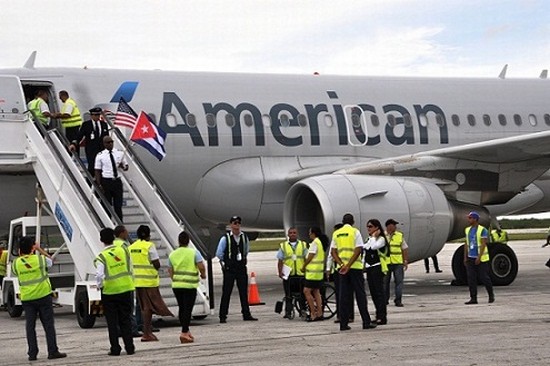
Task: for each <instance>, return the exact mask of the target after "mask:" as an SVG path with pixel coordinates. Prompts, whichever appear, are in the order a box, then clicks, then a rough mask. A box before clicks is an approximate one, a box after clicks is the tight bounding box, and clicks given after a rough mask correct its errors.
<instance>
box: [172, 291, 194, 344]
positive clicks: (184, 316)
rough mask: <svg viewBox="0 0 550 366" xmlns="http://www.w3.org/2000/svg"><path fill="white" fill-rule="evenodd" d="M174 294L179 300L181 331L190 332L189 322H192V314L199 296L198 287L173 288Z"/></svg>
mask: <svg viewBox="0 0 550 366" xmlns="http://www.w3.org/2000/svg"><path fill="white" fill-rule="evenodd" d="M172 291H174V296H176V300H177V302H178V317H179V320H180V324H181V332H182V333H187V332H189V323H191V314H192V313H193V306H195V299H196V298H197V289H196V288H172Z"/></svg>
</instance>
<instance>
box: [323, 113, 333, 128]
mask: <svg viewBox="0 0 550 366" xmlns="http://www.w3.org/2000/svg"><path fill="white" fill-rule="evenodd" d="M324 120H325V125H326V126H327V127H332V126H333V125H334V120H333V119H332V116H331V115H330V114H325V118H324Z"/></svg>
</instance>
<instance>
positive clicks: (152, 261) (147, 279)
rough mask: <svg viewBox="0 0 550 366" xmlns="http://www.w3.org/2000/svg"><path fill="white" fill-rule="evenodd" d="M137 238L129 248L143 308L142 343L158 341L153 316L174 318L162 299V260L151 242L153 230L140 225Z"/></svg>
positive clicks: (140, 305) (135, 281) (135, 282)
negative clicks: (160, 288)
mask: <svg viewBox="0 0 550 366" xmlns="http://www.w3.org/2000/svg"><path fill="white" fill-rule="evenodd" d="M137 237H138V240H136V241H135V242H134V243H133V244H132V245H130V246H129V247H128V250H129V251H130V256H131V257H132V264H133V266H134V285H135V286H136V296H137V299H138V301H139V307H140V308H141V316H142V318H143V337H141V341H142V342H152V341H158V338H157V337H156V336H155V335H154V334H153V314H157V315H161V316H174V315H173V314H172V313H171V312H170V310H168V307H167V306H166V304H165V303H164V300H163V299H162V295H161V294H160V290H159V286H160V278H159V272H158V270H159V268H160V260H159V255H158V253H157V250H156V249H155V244H154V243H152V242H151V241H150V239H151V229H150V228H149V226H147V225H140V226H139V227H138V229H137Z"/></svg>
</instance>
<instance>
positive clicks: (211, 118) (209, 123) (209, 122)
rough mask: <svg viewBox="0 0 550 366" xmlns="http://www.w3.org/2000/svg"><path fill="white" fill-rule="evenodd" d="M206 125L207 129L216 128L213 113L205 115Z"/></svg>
mask: <svg viewBox="0 0 550 366" xmlns="http://www.w3.org/2000/svg"><path fill="white" fill-rule="evenodd" d="M206 125H207V126H208V127H216V115H215V114H213V113H206Z"/></svg>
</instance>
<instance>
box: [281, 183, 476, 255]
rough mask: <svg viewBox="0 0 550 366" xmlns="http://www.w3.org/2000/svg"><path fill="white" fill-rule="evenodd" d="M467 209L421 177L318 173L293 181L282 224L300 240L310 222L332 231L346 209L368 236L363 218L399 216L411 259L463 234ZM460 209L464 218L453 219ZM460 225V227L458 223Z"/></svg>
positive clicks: (427, 253)
mask: <svg viewBox="0 0 550 366" xmlns="http://www.w3.org/2000/svg"><path fill="white" fill-rule="evenodd" d="M468 209H470V208H468V207H466V206H465V205H457V204H455V203H451V202H449V201H448V200H447V198H446V197H445V195H444V194H443V191H442V190H441V189H440V188H439V187H437V185H435V184H434V183H433V182H432V181H430V180H428V179H422V178H408V177H386V176H365V175H338V174H334V175H322V176H316V177H311V178H307V179H304V180H301V181H299V182H297V183H295V184H294V185H293V186H292V187H291V189H290V190H289V191H288V193H287V195H286V198H285V206H284V224H285V227H286V228H288V227H290V226H295V227H297V228H298V232H299V235H300V237H301V238H306V237H307V230H308V229H309V227H311V226H320V227H321V228H322V229H323V230H324V231H325V232H326V233H328V234H330V233H332V231H333V227H334V225H335V224H337V223H339V222H341V220H342V216H343V215H344V214H345V213H348V212H349V213H351V214H353V216H354V217H355V226H356V227H357V228H359V229H360V230H361V234H362V235H363V237H366V235H367V232H366V226H365V224H366V222H367V220H369V219H378V220H380V221H381V222H382V225H384V223H385V221H386V220H387V219H389V218H393V219H395V220H397V221H398V222H399V223H400V224H401V225H399V230H400V231H402V232H403V233H404V235H405V238H406V240H407V243H408V244H409V258H410V260H411V261H415V260H418V259H422V258H427V257H429V256H432V255H435V254H437V253H438V252H439V251H440V250H441V248H442V247H443V245H444V244H445V242H446V241H447V240H448V239H449V238H452V237H456V235H458V234H459V233H462V236H463V233H464V227H465V225H462V222H461V221H464V224H465V222H466V220H465V219H466V214H462V213H463V212H467V210H468ZM458 212H460V215H464V220H455V219H456V218H458V217H459V216H458V215H456V217H455V214H456V213H458ZM457 223H460V225H457Z"/></svg>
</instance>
